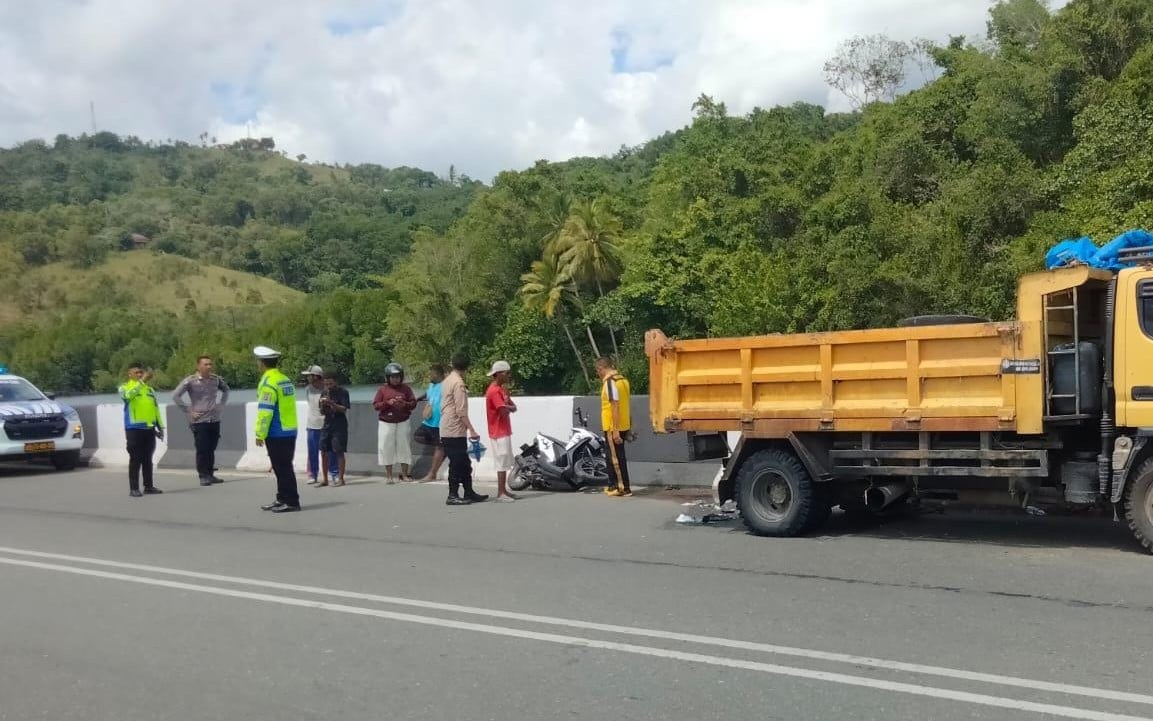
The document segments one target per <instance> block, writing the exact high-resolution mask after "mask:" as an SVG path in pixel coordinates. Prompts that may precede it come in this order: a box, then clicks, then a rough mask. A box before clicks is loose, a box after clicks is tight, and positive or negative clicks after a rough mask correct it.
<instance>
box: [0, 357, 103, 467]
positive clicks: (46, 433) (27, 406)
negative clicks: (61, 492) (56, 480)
mask: <svg viewBox="0 0 1153 721" xmlns="http://www.w3.org/2000/svg"><path fill="white" fill-rule="evenodd" d="M83 447H84V426H83V424H82V423H81V422H80V415H79V414H78V413H77V412H76V410H75V409H73V408H71V407H69V406H66V405H64V404H62V403H57V402H56V401H55V400H53V399H51V398H49V397H48V396H47V395H46V394H44V393H43V392H41V391H40V389H39V388H37V387H36V386H34V385H33V384H32V383H30V382H29V381H27V380H25V379H24V378H21V377H20V376H17V375H12V374H10V373H8V369H7V368H2V367H0V460H2V461H13V460H47V461H49V462H51V463H52V465H53V466H55V467H56V469H57V470H72V469H74V468H76V466H77V464H79V462H80V450H81V449H82V448H83Z"/></svg>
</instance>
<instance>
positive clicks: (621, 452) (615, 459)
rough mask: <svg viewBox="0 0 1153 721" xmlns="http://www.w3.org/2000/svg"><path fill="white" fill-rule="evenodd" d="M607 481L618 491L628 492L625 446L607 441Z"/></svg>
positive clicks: (622, 443) (627, 464)
mask: <svg viewBox="0 0 1153 721" xmlns="http://www.w3.org/2000/svg"><path fill="white" fill-rule="evenodd" d="M609 479H610V480H611V481H612V482H613V485H614V486H616V487H617V489H618V490H622V491H629V490H632V489H631V488H630V487H629V459H628V458H627V457H626V456H625V444H624V442H623V441H622V442H621V443H613V442H612V439H611V438H610V439H609Z"/></svg>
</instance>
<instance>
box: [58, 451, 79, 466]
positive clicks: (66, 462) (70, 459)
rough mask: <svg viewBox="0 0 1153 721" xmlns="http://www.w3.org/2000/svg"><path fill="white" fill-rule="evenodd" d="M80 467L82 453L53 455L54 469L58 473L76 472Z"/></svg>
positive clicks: (71, 452)
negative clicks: (77, 467)
mask: <svg viewBox="0 0 1153 721" xmlns="http://www.w3.org/2000/svg"><path fill="white" fill-rule="evenodd" d="M78 465H80V451H61V452H60V453H53V454H52V467H53V468H55V469H56V470H58V471H74V470H76V466H78Z"/></svg>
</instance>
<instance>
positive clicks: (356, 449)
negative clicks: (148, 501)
mask: <svg viewBox="0 0 1153 721" xmlns="http://www.w3.org/2000/svg"><path fill="white" fill-rule="evenodd" d="M515 400H516V403H517V408H518V411H517V413H515V414H514V415H513V417H512V426H513V449H514V450H516V451H518V452H519V449H520V446H521V445H522V444H525V443H529V442H530V441H531V440H532V438H533V436H535V435H536V434H537V433H538V432H540V433H545V434H547V435H550V436H553V437H556V438H559V439H561V440H564V439H567V438H568V436H569V434H570V432H571V429H572V427H573V426H574V425H575V423H576V421H575V419H574V414H575V411H576V410H577V409H578V408H579V409H580V410H581V411H582V412H583V413H584V414H585V416H586V417H587V419H588V421H589V427H590V429H592V430H594V431H596V432H601V423H600V399H599V398H595V397H584V396H581V397H574V396H545V397H535V396H534V397H528V396H525V397H518V398H516V399H515ZM422 407H423V406H418V408H417V409H416V411H415V412H414V413H413V416H412V418H411V419H410V421H409V432H410V433H412V434H415V432H416V429H417V426H418V425H419V424H420V422H421V421H420V419H421V412H422ZM78 410H79V412H80V414H81V420H82V422H83V423H84V431H85V451H84V455H85V457H86V459H87V460H88V462H89V463H90V465H94V466H105V467H120V466H127V465H128V453H127V451H126V450H125V447H124V446H125V438H124V415H123V407H122V406H121V405H120V404H104V405H98V406H87V407H80V408H79V409H78ZM161 412H162V413H163V414H164V417H165V419H166V423H167V434H166V438H165V440H164V441H161V442H159V443H158V444H157V449H156V455H155V456H154V459H155V461H156V463H157V466H158V467H162V468H188V469H194V468H195V467H196V450H195V444H194V442H193V437H192V432H191V430H190V428H189V426H188V423H187V421H186V419H185V418H184V416H183V414H182V413H181V412H180V409H178V408H176V407H175V406H169V405H162V406H161ZM631 412H632V418H633V430H634V432H635V433H636V435H637V440H636V441H635V442H634V443H632V444H630V445H629V447H628V454H629V466H630V471H631V474H630V475H631V476H632V479H633V484H634V485H637V486H643V485H676V486H690V487H708V486H710V485H711V484H712V482H713V478H714V477H715V475H716V473H717V469H718V467H719V465H720V461H704V462H690V461H689V458H690V447H689V441H688V437H687V435H686V434H683V433H675V434H669V435H664V434H661V435H658V434H656V433H654V432H653V431H652V428H651V427H650V425H649V422H648V398H647V397H646V396H638V397H635V398H633V399H632V405H631ZM297 414H298V417H299V418H300V419H301V420H303V419H304V418H305V417H306V415H307V405H306V404H305V403H303V402H302V403H299V404H298V405H297ZM469 416H470V418H471V419H472V422H473V425H474V426H475V427H476V429H477V430H478V431H479V432H480V434H481V443H482V444H483V445H484V446H485V447H486V449H487V450H486V452H485V454H484V456H483V457H482V458H481V460H480V462H479V463H475V462H474V464H473V474H474V476H475V477H476V478H477V480H481V481H492V480H495V479H496V471H495V467H494V465H493V459H492V443H491V441H490V440H489V439H488V438H487V428H488V424H487V421H486V416H485V407H484V398H483V397H475V398H470V399H469ZM255 423H256V404H255V403H245V404H243V405H232V406H227V407H225V408H224V410H223V412H222V415H221V438H220V444H219V446H218V448H217V452H216V461H217V463H216V465H217V467H218V468H220V469H222V470H228V469H232V470H240V471H254V472H264V471H267V470H268V468H269V465H268V455H267V452H266V451H265V450H264V449H263V448H259V447H257V445H256V442H255V439H254V437H253V434H252V428H253V427H254V425H255ZM378 425H379V421H378V420H377V417H376V412H375V410H373V408H372V405H371V404H370V403H358V402H354V403H353V407H352V408H351V409H350V412H349V453H348V460H347V469H348V473H349V474H350V475H380V474H381V473H382V472H383V469H381V467H380V466H379V465H378V464H377V451H376V448H377V428H378ZM736 436H737V434H730V447H732V444H734V443H735V442H736ZM412 450H413V461H414V463H413V468H412V469H411V472H412V473H413V475H414V476H416V477H421V476H423V475H424V474H426V473H427V472H428V469H429V467H430V464H431V459H432V454H433V450H434V449H433V448H432V447H430V446H424V445H421V444H419V443H416V442H415V441H413V443H412ZM307 464H308V443H307V438H306V434H305V431H304V430H303V429H301V432H300V435H299V436H298V438H297V443H296V456H295V460H294V465H295V466H296V468H297V470H298V472H300V473H301V474H303V473H304V472H305V470H306V468H307ZM398 470H399V469H398ZM446 474H447V464H446V465H445V466H444V467H443V468H442V470H441V472H440V477H441V478H442V479H443V478H445V477H446Z"/></svg>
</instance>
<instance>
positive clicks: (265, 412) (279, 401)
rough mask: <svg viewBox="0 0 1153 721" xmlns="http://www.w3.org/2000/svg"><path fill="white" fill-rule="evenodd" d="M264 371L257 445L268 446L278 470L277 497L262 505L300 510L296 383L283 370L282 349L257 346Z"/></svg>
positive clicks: (284, 510) (277, 510)
mask: <svg viewBox="0 0 1153 721" xmlns="http://www.w3.org/2000/svg"><path fill="white" fill-rule="evenodd" d="M252 352H253V354H254V355H255V356H256V360H257V364H258V365H259V366H260V370H261V372H262V373H263V375H262V376H261V377H260V385H258V386H257V406H256V428H255V433H256V445H257V446H263V447H265V448H267V449H268V460H269V462H270V463H271V464H272V472H273V473H275V474H276V501H275V502H274V503H269V504H268V505H265V506H261V509H263V510H265V511H272V512H273V513H290V512H292V511H299V510H300V494H299V492H298V491H297V488H296V471H294V470H293V468H292V459H293V457H294V456H295V455H296V386H295V384H293V382H292V379H291V378H289V377H288V376H286V375H284V373H282V372H281V371H280V368H279V366H280V352H279V351H275V350H273V349H271V348H268V347H266V346H257V347H256V348H254V349H253V351H252Z"/></svg>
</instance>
